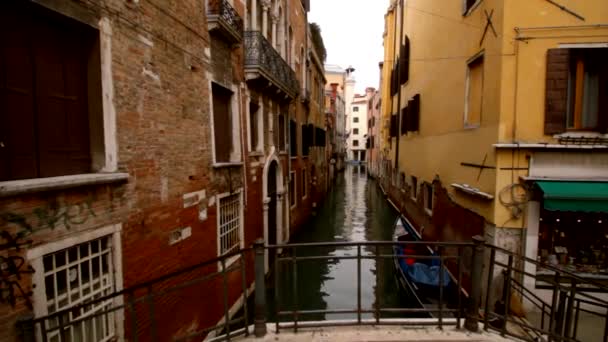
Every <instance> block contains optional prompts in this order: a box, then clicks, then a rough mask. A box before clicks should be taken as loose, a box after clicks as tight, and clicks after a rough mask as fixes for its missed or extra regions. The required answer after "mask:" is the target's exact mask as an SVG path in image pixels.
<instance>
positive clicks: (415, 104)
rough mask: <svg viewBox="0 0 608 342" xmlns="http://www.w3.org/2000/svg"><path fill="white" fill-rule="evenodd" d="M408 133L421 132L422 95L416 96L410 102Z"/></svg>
mask: <svg viewBox="0 0 608 342" xmlns="http://www.w3.org/2000/svg"><path fill="white" fill-rule="evenodd" d="M408 107H409V109H408V115H407V116H408V118H409V120H408V127H407V129H408V131H410V132H416V131H418V130H420V127H419V125H420V94H416V95H414V97H413V98H412V99H411V100H409V102H408Z"/></svg>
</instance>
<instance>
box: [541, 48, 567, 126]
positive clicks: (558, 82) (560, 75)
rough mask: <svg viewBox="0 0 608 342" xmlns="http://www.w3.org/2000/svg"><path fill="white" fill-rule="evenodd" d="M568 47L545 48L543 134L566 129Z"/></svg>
mask: <svg viewBox="0 0 608 342" xmlns="http://www.w3.org/2000/svg"><path fill="white" fill-rule="evenodd" d="M569 63H570V49H549V50H547V75H546V88H545V134H559V133H562V132H565V131H566V114H567V111H568V68H569Z"/></svg>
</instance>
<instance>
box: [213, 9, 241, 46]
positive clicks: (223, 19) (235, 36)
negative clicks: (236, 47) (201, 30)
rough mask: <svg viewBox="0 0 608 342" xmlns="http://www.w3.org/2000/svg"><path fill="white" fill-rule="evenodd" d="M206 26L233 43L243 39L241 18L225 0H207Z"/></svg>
mask: <svg viewBox="0 0 608 342" xmlns="http://www.w3.org/2000/svg"><path fill="white" fill-rule="evenodd" d="M207 4H208V6H207V28H208V29H209V31H210V32H215V33H218V34H220V35H222V36H223V37H224V38H225V39H227V40H228V41H230V42H231V43H233V44H238V43H240V42H241V41H242V40H243V19H241V17H240V16H239V14H238V13H237V11H236V10H235V9H234V8H232V6H230V4H229V3H228V1H226V0H208V2H207Z"/></svg>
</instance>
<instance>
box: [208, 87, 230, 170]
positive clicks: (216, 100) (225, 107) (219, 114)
mask: <svg viewBox="0 0 608 342" xmlns="http://www.w3.org/2000/svg"><path fill="white" fill-rule="evenodd" d="M211 91H212V94H213V131H214V132H213V133H214V137H215V160H216V161H217V162H218V163H221V162H229V161H230V151H231V150H232V119H231V115H230V97H231V96H232V92H231V91H229V90H228V89H226V88H224V87H221V86H219V85H216V84H215V83H213V84H212V87H211Z"/></svg>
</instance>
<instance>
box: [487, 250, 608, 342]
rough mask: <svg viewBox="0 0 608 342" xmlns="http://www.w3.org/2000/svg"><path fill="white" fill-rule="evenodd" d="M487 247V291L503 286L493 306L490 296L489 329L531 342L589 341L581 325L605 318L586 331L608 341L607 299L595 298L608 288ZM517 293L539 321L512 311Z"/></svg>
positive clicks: (559, 268)
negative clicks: (590, 317) (581, 334)
mask: <svg viewBox="0 0 608 342" xmlns="http://www.w3.org/2000/svg"><path fill="white" fill-rule="evenodd" d="M486 247H487V248H488V249H489V251H490V256H489V259H488V261H487V264H488V272H487V279H486V288H487V289H490V290H488V292H489V291H491V290H492V288H495V287H496V286H502V289H503V291H501V292H502V293H501V294H500V296H499V297H498V300H497V301H496V302H495V304H494V305H492V304H493V303H491V298H492V296H491V295H490V294H489V293H488V294H486V296H485V303H484V310H483V311H484V320H483V323H484V329H485V330H489V329H493V330H495V331H498V332H500V333H501V334H502V335H503V336H504V335H508V336H513V337H517V338H520V339H524V340H529V341H579V340H581V338H583V339H585V340H586V341H588V338H589V336H590V335H588V336H579V335H580V334H579V333H580V331H579V327H580V325H581V324H582V323H584V321H585V317H583V316H585V315H586V316H587V318H588V317H589V316H595V317H596V318H599V319H600V320H601V319H603V320H604V322H603V326H601V327H597V326H593V325H591V326H587V327H586V328H588V329H589V328H591V329H594V332H593V334H599V335H596V337H597V341H608V301H606V300H605V299H602V298H600V297H598V296H597V295H593V293H604V294H608V286H607V285H606V284H603V283H600V282H598V281H596V280H593V279H589V278H583V277H581V276H579V275H577V274H575V273H573V272H571V271H569V270H568V269H564V268H562V267H557V266H554V265H549V264H546V263H541V262H538V261H536V260H534V259H530V258H527V257H525V256H522V255H519V254H516V253H513V252H510V251H508V250H506V249H503V248H500V247H495V246H490V245H487V246H486ZM513 295H518V296H519V298H518V299H517V300H516V302H515V304H519V303H521V302H523V303H524V304H527V306H528V307H529V308H530V307H531V308H533V309H534V312H537V313H538V314H539V315H540V317H539V318H538V319H536V320H535V321H533V320H531V319H527V318H522V317H518V314H517V313H516V312H513V310H511V305H512V303H513V301H512V298H511V297H512V296H513ZM543 297H545V298H543ZM492 306H494V307H492ZM600 336H601V337H600Z"/></svg>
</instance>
